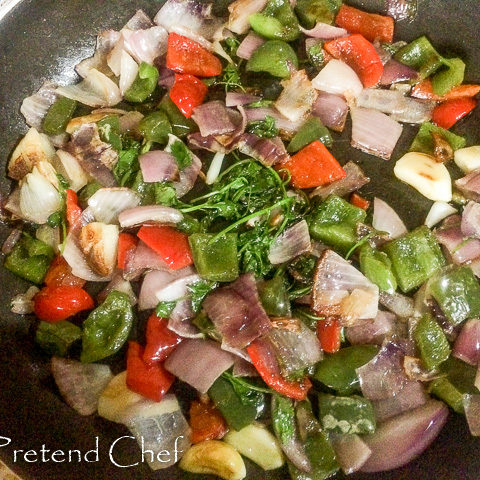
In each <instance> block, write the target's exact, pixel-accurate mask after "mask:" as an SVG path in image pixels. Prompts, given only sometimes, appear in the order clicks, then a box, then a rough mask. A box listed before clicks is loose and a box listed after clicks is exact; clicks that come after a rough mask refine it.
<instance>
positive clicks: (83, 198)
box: [78, 180, 102, 208]
mask: <svg viewBox="0 0 480 480" xmlns="http://www.w3.org/2000/svg"><path fill="white" fill-rule="evenodd" d="M101 188H102V185H100V184H99V183H98V182H97V181H96V180H93V181H92V182H89V183H87V184H86V185H85V186H84V187H83V188H82V189H81V190H80V192H78V201H79V202H80V204H81V205H82V204H83V205H86V204H87V202H88V199H89V198H90V197H91V196H92V195H93V194H94V193H95V192H96V191H98V190H100V189H101ZM85 208H86V207H85Z"/></svg>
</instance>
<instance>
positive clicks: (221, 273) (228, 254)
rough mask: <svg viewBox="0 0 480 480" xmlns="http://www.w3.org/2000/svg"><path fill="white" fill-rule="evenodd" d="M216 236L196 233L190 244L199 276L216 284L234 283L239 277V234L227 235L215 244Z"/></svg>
mask: <svg viewBox="0 0 480 480" xmlns="http://www.w3.org/2000/svg"><path fill="white" fill-rule="evenodd" d="M214 237H215V234H210V233H194V234H193V235H190V237H189V242H190V246H191V248H192V255H193V261H194V263H195V268H196V269H197V271H198V274H199V275H200V276H201V277H203V278H205V279H207V280H212V281H214V282H232V281H233V280H235V279H236V278H237V277H238V274H239V267H238V257H237V234H236V233H227V234H225V235H222V236H221V237H220V238H218V239H217V240H216V241H215V242H212V241H211V240H212V239H213V238H214Z"/></svg>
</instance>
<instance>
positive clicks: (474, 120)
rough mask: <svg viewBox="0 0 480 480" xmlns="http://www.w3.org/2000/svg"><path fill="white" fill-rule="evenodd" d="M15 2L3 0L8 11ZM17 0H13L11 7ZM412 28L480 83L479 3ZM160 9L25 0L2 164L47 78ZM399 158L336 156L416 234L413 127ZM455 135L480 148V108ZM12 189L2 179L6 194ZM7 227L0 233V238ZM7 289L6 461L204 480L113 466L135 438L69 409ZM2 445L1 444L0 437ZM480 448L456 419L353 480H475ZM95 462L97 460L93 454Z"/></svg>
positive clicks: (257, 475)
mask: <svg viewBox="0 0 480 480" xmlns="http://www.w3.org/2000/svg"><path fill="white" fill-rule="evenodd" d="M6 3H9V2H8V1H5V0H3V1H2V0H0V9H1V8H2V5H5V4H6ZM10 3H13V2H10ZM351 3H352V4H354V5H357V6H360V7H364V8H365V9H371V10H373V11H379V10H380V9H381V8H382V3H383V2H382V1H381V0H370V1H356V2H354V1H352V2H351ZM419 3H420V5H419V13H418V16H417V19H416V20H415V22H413V23H410V24H408V23H399V24H398V26H397V30H396V31H397V35H396V38H397V39H405V40H412V39H414V38H416V37H418V36H419V35H421V34H427V35H428V36H429V37H430V38H431V40H432V41H433V43H434V45H436V46H437V47H438V48H439V49H440V51H441V52H442V53H445V54H447V55H448V54H450V55H452V56H454V55H458V56H461V57H462V58H463V59H464V60H465V61H466V63H467V74H466V78H467V80H470V81H475V80H476V81H477V82H478V81H480V53H479V47H480V41H479V37H478V34H479V29H478V25H479V24H480V2H479V1H478V0H419ZM160 4H161V2H159V1H154V0H136V1H131V0H23V1H20V2H19V3H18V5H17V6H16V7H15V8H14V9H13V10H12V11H11V12H10V13H8V14H7V15H6V16H5V17H4V18H3V20H0V158H1V159H2V162H4V163H6V161H7V157H8V156H9V154H10V153H11V151H12V149H13V148H14V146H15V144H16V142H17V141H18V139H19V138H20V135H21V134H22V133H24V132H25V131H26V126H25V124H24V122H23V118H22V117H21V115H20V113H19V106H20V103H21V101H22V99H23V98H25V97H26V96H28V95H30V94H31V93H33V92H34V91H36V90H37V89H38V88H39V87H40V85H41V84H42V83H43V82H44V81H45V80H48V79H50V80H53V81H57V82H60V83H62V82H65V83H69V82H72V81H73V80H75V74H74V72H73V66H74V65H75V64H76V63H77V62H78V61H79V60H80V59H82V58H84V57H87V56H89V55H90V54H91V53H92V52H93V46H94V42H95V34H96V33H97V32H100V31H102V30H103V29H106V28H120V27H121V26H122V25H123V24H124V23H125V22H126V20H127V19H128V18H129V17H130V16H131V15H132V14H133V13H134V11H135V10H136V9H137V8H143V9H144V10H145V11H146V12H148V13H149V14H152V15H153V14H154V13H155V12H156V11H157V10H158V8H159V7H160ZM405 130H406V132H405V133H404V134H403V136H402V139H401V141H400V143H399V145H398V147H397V149H396V151H395V153H394V156H393V160H392V161H390V162H384V161H382V160H379V159H377V158H374V157H371V156H368V155H364V154H362V153H360V152H359V151H358V150H353V149H352V148H350V147H349V137H350V132H349V131H348V129H347V132H345V134H344V135H342V136H339V137H337V138H336V140H337V141H336V142H335V145H334V147H333V151H334V154H335V156H336V157H337V158H338V159H339V160H340V161H341V162H342V163H344V162H346V161H347V160H349V159H355V160H356V161H358V162H359V163H360V164H361V166H362V167H363V168H364V169H365V171H366V173H367V174H368V175H369V176H370V177H371V178H372V182H371V183H370V185H368V186H367V187H366V189H365V192H364V193H365V194H368V195H371V196H373V195H378V196H380V197H381V198H383V199H385V200H387V201H389V202H391V203H392V204H393V205H394V206H395V208H396V209H397V211H399V213H400V214H401V216H402V217H403V219H404V220H405V222H406V223H407V225H408V227H414V226H416V225H418V224H420V223H422V222H423V220H424V219H425V215H426V212H427V211H428V208H429V206H430V202H428V201H426V200H425V199H423V198H422V197H420V196H419V195H418V194H416V193H415V192H414V191H413V190H412V189H411V188H409V187H407V186H405V185H403V184H400V182H398V181H396V180H394V179H393V174H392V169H393V165H394V161H395V160H396V159H398V158H399V156H400V155H401V154H402V153H403V152H405V151H406V149H407V147H408V145H409V144H410V142H411V139H412V138H413V135H414V132H415V129H413V128H406V129H405ZM456 131H457V132H458V133H460V134H462V135H463V134H465V135H466V136H467V138H468V141H469V144H473V143H479V142H480V111H479V109H477V111H476V113H475V114H474V116H473V117H470V118H469V119H468V120H466V121H464V122H462V123H461V124H460V125H458V126H457V127H456ZM9 188H10V183H9V181H8V180H7V179H6V178H4V176H3V174H2V175H0V190H1V192H2V193H3V194H6V193H7V192H8V191H9ZM7 234H8V230H7V229H6V228H5V227H1V228H0V241H1V242H3V240H4V239H5V238H6V236H7ZM0 276H1V290H0V299H1V303H0V437H2V436H3V437H9V438H11V439H12V440H13V441H12V444H10V445H9V446H8V447H3V448H0V458H1V459H2V460H4V461H5V462H6V463H7V464H8V465H9V466H11V467H12V468H13V469H14V470H15V471H16V472H17V473H19V474H20V475H21V476H22V477H23V478H25V479H41V480H48V479H51V480H76V479H82V480H85V479H93V478H95V479H97V480H107V479H108V480H111V479H147V478H158V479H164V480H173V479H177V478H191V479H194V478H195V479H196V480H197V479H199V478H203V477H201V476H199V475H194V476H193V475H186V474H184V473H182V472H180V471H179V470H178V469H174V468H172V469H169V470H164V471H159V472H157V473H152V472H151V471H150V469H149V467H148V466H146V465H145V464H143V465H142V464H140V465H139V466H137V467H132V468H123V469H122V468H118V467H116V466H115V465H114V464H113V463H112V462H111V461H110V460H109V455H108V451H109V448H110V445H111V444H112V442H113V441H114V440H115V439H117V438H119V437H121V436H122V435H128V432H127V430H126V429H124V428H123V427H120V426H118V425H115V424H113V423H110V422H106V421H103V420H101V419H99V418H95V417H87V418H83V417H80V416H79V415H77V414H76V413H75V412H74V411H73V410H71V409H70V408H69V407H68V406H66V405H65V404H64V403H63V401H62V400H61V398H60V397H59V396H58V395H57V393H56V390H55V386H54V384H53V382H52V380H51V378H50V376H49V371H48V359H47V358H46V357H45V356H44V355H42V354H41V353H40V352H39V351H38V350H37V349H36V348H35V346H34V344H33V342H32V339H31V335H30V334H29V329H30V327H31V323H32V318H28V317H27V318H22V317H20V316H16V315H13V314H11V313H10V309H9V302H10V299H11V297H12V296H13V295H14V294H16V293H18V292H23V291H25V289H26V287H27V285H26V283H25V282H22V281H21V280H19V279H17V278H16V277H14V276H13V275H12V274H10V273H9V272H7V271H6V270H4V269H2V270H1V273H0ZM96 437H99V452H100V455H99V461H98V462H92V463H86V462H84V461H82V462H81V463H78V462H76V461H75V457H74V461H73V462H72V463H56V464H54V463H52V462H51V461H50V462H48V463H42V462H36V463H26V462H24V461H17V462H14V461H13V450H14V449H23V450H28V449H34V450H36V451H39V450H40V448H41V446H42V444H45V446H46V448H48V449H50V450H57V449H61V450H63V451H67V450H72V449H79V450H81V451H82V452H86V451H87V450H90V449H92V448H94V447H95V441H96ZM0 444H2V440H1V439H0ZM479 448H480V441H478V439H475V438H473V437H471V436H470V435H469V433H468V428H467V426H466V424H465V420H464V418H462V417H460V416H458V415H454V414H451V416H450V420H449V423H448V425H447V426H446V428H445V429H444V430H443V431H442V433H441V434H440V436H439V437H438V439H437V440H436V441H435V443H434V444H433V445H432V446H431V447H430V448H429V449H428V451H427V452H426V453H425V454H423V455H422V456H421V457H420V458H419V459H418V460H416V461H415V462H412V463H411V464H409V465H407V466H406V467H404V468H401V469H397V470H394V471H391V472H385V473H382V474H377V475H362V474H357V475H354V476H352V477H351V478H352V480H354V479H372V480H380V479H382V480H387V479H390V480H400V479H408V480H420V479H438V480H441V479H443V480H454V479H455V480H474V479H479V478H480V455H479V452H480V450H479ZM90 459H91V460H92V459H93V460H95V458H93V456H90ZM115 459H116V461H117V462H118V463H121V464H123V465H130V464H133V463H135V462H138V461H139V452H138V448H137V446H136V444H135V443H134V441H133V440H131V439H125V440H123V441H121V442H119V443H118V444H117V445H116V448H115ZM247 468H248V472H249V477H248V478H249V479H281V480H284V479H286V478H287V477H288V475H287V473H286V472H285V471H274V472H273V473H269V474H266V473H264V472H262V471H260V470H258V469H255V467H254V466H253V465H252V464H251V463H248V467H247Z"/></svg>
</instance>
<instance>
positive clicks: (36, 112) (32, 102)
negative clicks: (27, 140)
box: [20, 82, 58, 131]
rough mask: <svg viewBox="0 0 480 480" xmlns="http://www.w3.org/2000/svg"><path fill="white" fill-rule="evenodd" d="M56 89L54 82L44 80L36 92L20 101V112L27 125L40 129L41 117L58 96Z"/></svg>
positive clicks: (42, 117) (43, 116)
mask: <svg viewBox="0 0 480 480" xmlns="http://www.w3.org/2000/svg"><path fill="white" fill-rule="evenodd" d="M56 89H57V85H55V84H54V83H52V82H45V83H44V84H43V85H42V86H41V87H40V88H39V90H38V91H37V92H36V93H34V94H33V95H31V96H30V97H27V98H26V99H25V100H24V101H23V102H22V105H21V107H20V113H21V114H22V115H23V116H24V117H25V121H26V122H27V125H29V126H30V127H35V128H36V129H37V130H39V131H41V130H42V124H43V119H44V118H45V115H46V114H47V112H48V110H49V108H50V107H51V106H52V105H53V104H54V103H55V101H56V100H57V98H58V95H57V92H56Z"/></svg>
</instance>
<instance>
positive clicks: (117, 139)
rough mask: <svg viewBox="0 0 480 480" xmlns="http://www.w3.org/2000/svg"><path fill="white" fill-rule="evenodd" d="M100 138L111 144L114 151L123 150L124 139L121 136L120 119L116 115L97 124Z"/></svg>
mask: <svg viewBox="0 0 480 480" xmlns="http://www.w3.org/2000/svg"><path fill="white" fill-rule="evenodd" d="M97 125H98V131H99V133H100V138H101V139H102V140H103V141H104V142H107V143H109V144H110V145H111V146H112V147H113V148H114V150H116V151H117V152H119V151H120V150H121V149H122V137H121V136H120V119H119V118H118V117H117V116H116V115H109V116H108V117H105V118H102V119H101V120H100V121H98V122H97Z"/></svg>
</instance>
